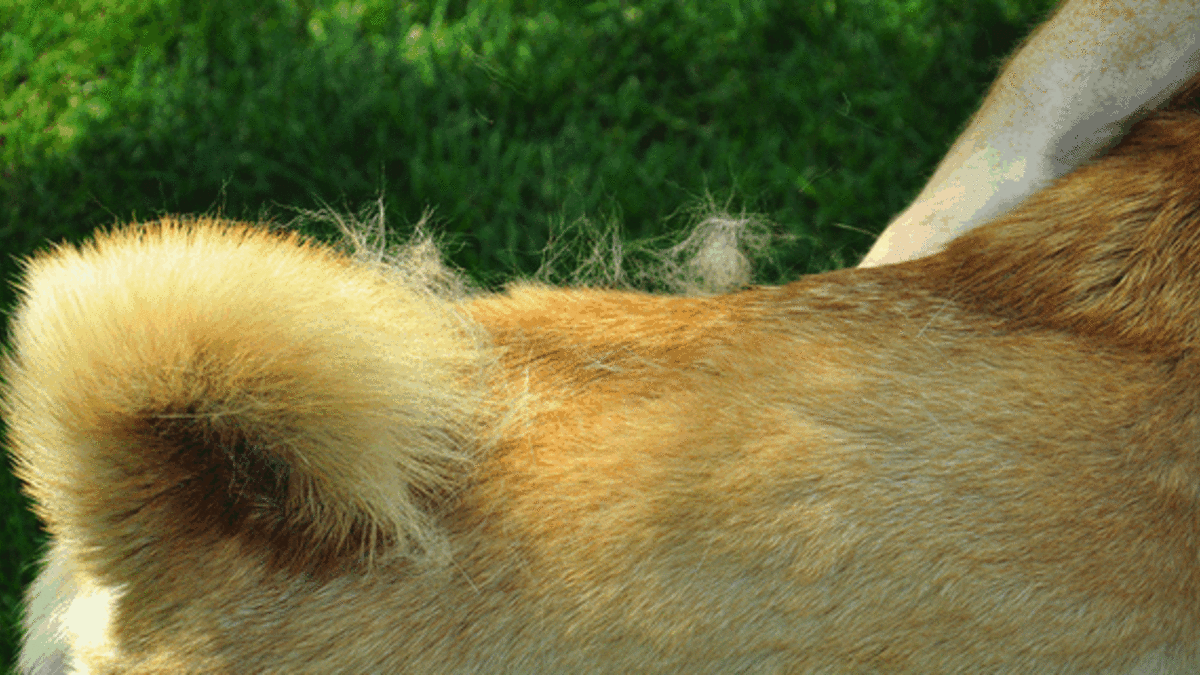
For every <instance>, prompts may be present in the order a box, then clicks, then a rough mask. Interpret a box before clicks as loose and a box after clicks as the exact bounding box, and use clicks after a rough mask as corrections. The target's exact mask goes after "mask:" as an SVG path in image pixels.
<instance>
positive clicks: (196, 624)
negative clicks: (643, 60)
mask: <svg viewBox="0 0 1200 675" xmlns="http://www.w3.org/2000/svg"><path fill="white" fill-rule="evenodd" d="M1196 139H1200V117H1197V116H1196V115H1193V114H1190V113H1169V114H1163V115H1159V116H1156V117H1155V118H1153V119H1151V120H1149V121H1146V122H1144V123H1142V124H1141V125H1140V126H1139V127H1138V129H1137V130H1135V132H1134V133H1133V134H1132V135H1131V136H1130V137H1129V138H1128V139H1127V140H1126V141H1124V143H1123V144H1122V145H1121V146H1119V147H1118V148H1117V149H1116V150H1114V151H1113V152H1112V153H1111V154H1110V155H1109V156H1108V157H1107V158H1105V159H1103V160H1101V161H1100V162H1098V163H1096V164H1095V165H1093V166H1088V167H1084V168H1083V169H1080V170H1079V171H1078V172H1076V173H1074V174H1072V175H1070V176H1067V177H1066V178H1064V179H1061V180H1060V181H1059V182H1058V183H1056V184H1055V185H1054V186H1052V187H1051V188H1050V189H1048V190H1047V191H1045V192H1043V193H1041V194H1039V195H1037V196H1035V197H1034V198H1033V199H1031V200H1030V201H1029V202H1028V203H1027V204H1025V205H1024V206H1023V207H1021V208H1020V209H1018V210H1017V211H1016V212H1014V213H1012V214H1010V215H1008V216H1006V217H1005V218H1003V219H1001V220H999V221H996V222H994V223H992V224H990V225H987V226H984V227H982V228H980V229H978V230H976V231H974V232H972V233H970V234H968V235H966V236H965V237H963V238H961V239H959V240H957V241H955V242H954V243H952V244H951V245H950V247H949V248H948V249H947V250H946V251H945V252H943V253H941V254H938V255H936V256H933V257H931V258H927V259H923V260H918V261H914V262H910V263H904V264H900V265H894V266H888V267H880V268H873V269H860V270H842V271H838V272H832V273H829V274H824V275H816V276H812V277H808V278H806V279H803V280H801V281H798V282H796V283H794V284H791V285H788V286H784V287H779V288H752V289H749V290H746V291H743V292H740V293H734V294H730V295H723V296H715V297H689V298H680V297H661V296H650V295H645V294H639V293H626V292H616V291H601V290H587V289H565V290H564V289H554V288H547V287H540V286H533V285H526V286H516V287H514V288H512V289H510V290H509V291H508V292H507V293H505V294H502V295H494V296H483V297H478V298H470V299H463V300H460V301H453V302H452V301H448V300H444V299H439V298H437V297H435V296H433V295H428V294H423V293H422V292H421V291H420V290H419V289H412V288H408V287H406V286H405V285H404V284H400V285H399V286H397V285H396V283H397V282H393V281H388V280H387V279H386V278H385V277H384V276H381V275H379V273H378V272H377V271H375V270H372V269H369V268H363V267H359V266H356V265H354V264H352V263H349V262H347V261H345V260H342V259H340V258H337V257H336V256H332V255H331V254H328V253H327V252H326V251H324V249H320V248H315V247H308V248H303V247H301V246H299V245H298V242H296V241H293V240H289V239H279V238H274V237H271V236H268V235H263V234H261V233H252V232H251V233H247V232H246V231H243V230H240V229H236V228H235V229H232V230H231V229H228V228H223V227H220V226H217V225H214V224H211V223H200V224H191V225H183V226H178V228H177V229H172V227H167V228H165V229H163V228H158V229H151V230H150V231H149V234H143V235H138V234H133V233H132V231H130V232H123V233H119V234H117V235H115V236H113V237H111V238H108V239H107V240H105V242H104V243H102V244H101V246H100V248H98V249H95V250H90V251H85V252H84V253H83V254H79V253H76V252H75V251H74V250H72V249H65V250H60V251H58V252H56V253H53V254H51V255H49V256H46V257H43V258H41V259H39V262H35V263H34V264H33V266H32V267H31V272H30V275H29V276H28V277H27V281H26V298H25V301H24V304H23V306H22V308H21V310H19V312H18V313H17V315H16V319H15V321H16V323H15V327H14V333H13V334H14V336H15V351H14V354H13V358H12V359H11V361H10V363H9V364H8V372H7V382H8V391H7V393H6V397H5V400H6V406H7V407H6V410H7V414H8V416H9V420H10V425H11V428H12V438H11V441H12V446H13V448H14V451H15V453H16V457H17V460H18V469H19V472H20V475H21V477H22V479H23V480H24V481H26V482H27V484H28V485H29V489H30V493H31V494H32V495H33V497H34V498H35V499H36V500H37V501H38V503H39V505H40V509H41V514H42V516H43V517H44V518H45V519H46V520H47V523H48V525H49V527H50V530H51V532H52V534H53V535H54V536H55V544H54V548H53V550H52V553H51V566H50V568H49V569H48V570H47V572H46V573H44V574H43V577H42V578H41V579H39V582H38V584H37V585H35V588H34V590H33V594H34V595H35V597H34V598H33V604H34V605H35V606H39V605H38V603H39V602H41V603H42V605H41V606H40V609H38V610H37V612H35V616H33V617H32V619H31V625H32V626H35V627H38V630H35V632H34V633H33V635H31V637H30V639H29V641H28V642H27V646H26V650H25V653H24V656H23V658H24V661H23V664H24V667H25V668H26V669H32V668H33V666H34V664H35V663H36V662H37V660H38V659H39V658H41V657H47V658H52V655H53V654H55V653H59V654H61V655H62V657H63V658H64V659H65V661H66V662H67V663H75V664H78V666H79V667H83V666H85V665H86V666H87V667H89V668H90V669H91V671H90V672H100V673H109V672H112V673H116V672H121V673H157V672H197V673H199V672H204V673H216V672H239V673H242V672H288V673H301V672H313V673H331V672H354V673H357V672H383V673H402V672H411V673H484V672H486V673H547V674H557V673H616V672H638V673H685V672H686V673H737V672H745V673H845V672H880V673H884V672H886V673H948V672H970V673H986V672H1012V673H1039V674H1041V673H1130V672H1156V671H1155V670H1154V669H1156V668H1157V669H1159V670H1158V671H1157V672H1178V673H1184V672H1194V671H1195V670H1196V668H1197V667H1200V661H1198V660H1197V653H1198V648H1200V644H1198V639H1197V637H1198V636H1200V598H1198V597H1197V595H1198V594H1200V578H1198V574H1200V564H1198V560H1200V558H1198V556H1200V531H1198V527H1200V513H1198V511H1197V499H1198V498H1200V494H1198V491H1197V486H1198V485H1200V483H1198V480H1197V478H1198V476H1200V472H1198V470H1200V466H1197V461H1198V460H1197V447H1198V445H1197V444H1198V442H1200V438H1198V437H1197V434H1198V433H1200V425H1198V424H1197V421H1198V420H1200V417H1198V416H1197V414H1196V413H1195V412H1194V409H1195V406H1196V404H1195V402H1194V401H1193V397H1194V395H1195V394H1194V390H1195V387H1194V383H1195V382H1196V381H1197V376H1198V375H1200V369H1198V367H1197V363H1196V356H1195V354H1194V350H1193V341H1195V340H1196V336H1197V335H1198V333H1197V330H1196V329H1197V322H1198V321H1200V318H1198V317H1200V313H1198V312H1197V311H1196V310H1197V305H1198V304H1200V283H1197V282H1198V281H1200V278H1198V277H1200V142H1197V140H1196ZM247 246H249V248H247ZM247 252H249V253H250V254H252V255H250V256H249V257H247V255H246V254H247ZM172 256H173V257H172ZM250 258H256V259H258V260H259V263H258V264H256V265H247V264H245V260H249V259H250ZM168 260H176V261H178V260H186V261H188V263H187V264H188V266H189V269H193V268H194V270H195V277H194V278H192V277H171V278H169V279H167V280H166V282H164V281H163V279H162V278H160V277H159V276H156V275H154V274H151V273H147V272H146V271H145V270H146V269H148V268H149V269H154V268H155V265H157V264H160V263H164V261H168ZM264 260H265V261H267V262H266V263H264V262H263V261H264ZM118 261H128V263H129V265H125V266H123V265H122V264H116V263H117V262H118ZM122 269H128V270H129V271H128V272H122V271H121V270H122ZM64 272H69V275H68V276H63V273H64ZM63 279H72V280H73V281H72V280H69V281H63ZM181 279H182V281H181ZM189 279H191V280H192V282H194V283H192V282H189V283H191V285H187V284H184V285H182V286H180V285H179V284H182V283H183V282H184V281H188V280H189ZM206 279H214V280H217V281H219V283H217V284H216V287H215V290H214V289H213V288H210V287H209V286H207V285H206V284H205V283H203V280H206ZM84 281H86V284H85V283H84ZM285 282H288V283H293V284H298V286H296V287H286V286H285V285H284V284H285ZM164 283H166V286H165V288H169V289H174V290H175V292H176V293H177V294H178V297H173V298H170V301H171V302H175V303H177V304H178V305H179V307H180V309H178V310H172V312H173V313H170V317H169V318H170V319H171V320H170V321H168V320H167V317H164V316H162V315H163V313H164V312H165V311H166V310H165V309H164V308H165V307H167V305H166V304H164V303H166V302H167V300H165V299H164V296H163V292H164V291H163V289H164V285H163V284H164ZM172 284H176V285H175V286H172ZM96 298H105V299H106V300H105V301H104V304H102V305H96V304H95V303H96ZM98 308H102V311H101V310H100V309H98ZM54 588H59V589H60V592H61V594H62V597H61V598H60V597H56V598H55V599H54V600H53V601H49V602H45V601H44V600H45V598H40V597H37V596H38V594H39V593H42V594H49V593H51V592H52V589H54ZM61 589H67V590H65V591H64V590H61ZM72 594H74V595H75V597H76V598H77V601H76V602H75V603H74V605H72V604H71V603H70V602H69V600H67V599H66V598H69V597H70V596H71V595H72ZM89 601H90V602H93V603H94V604H98V605H100V606H102V608H103V612H104V614H103V615H104V616H105V617H106V621H107V628H106V631H102V632H100V634H99V635H98V637H96V638H95V639H94V640H91V641H88V640H87V639H85V638H84V637H80V636H81V635H82V634H83V633H85V632H86V630H85V628H86V625H85V624H84V623H83V622H84V621H85V619H80V618H78V617H76V616H74V615H73V614H72V610H73V609H74V608H77V607H84V606H85V605H86V604H87V602H89ZM79 614H80V616H82V615H83V614H82V610H80V612H79ZM51 625H57V626H59V627H65V628H64V631H65V632H64V633H63V635H73V636H75V637H73V638H71V640H70V642H69V644H68V645H65V646H61V647H58V646H55V645H53V644H51V643H53V642H54V639H55V638H52V637H50V636H49V635H47V631H49V630H50V628H49V626H51ZM39 631H40V632H39ZM55 650H58V651H57V652H56V651H55Z"/></svg>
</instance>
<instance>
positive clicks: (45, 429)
mask: <svg viewBox="0 0 1200 675" xmlns="http://www.w3.org/2000/svg"><path fill="white" fill-rule="evenodd" d="M24 267H25V275H24V280H23V282H22V283H21V284H20V286H19V288H20V291H21V294H22V298H21V301H20V303H19V306H18V308H17V309H16V312H15V316H14V317H13V322H12V334H11V344H12V349H11V351H10V353H9V354H8V355H7V356H6V358H5V364H4V370H5V372H4V375H5V385H4V386H5V390H4V397H3V399H4V412H5V414H6V416H7V420H8V425H9V446H10V448H11V450H12V451H13V454H14V457H15V463H16V470H17V473H18V476H19V477H20V478H21V479H22V480H23V481H24V482H25V483H26V485H27V489H28V491H29V493H30V495H31V496H32V497H33V498H34V500H35V501H36V503H37V504H38V507H39V511H40V513H39V515H41V516H42V518H43V519H44V520H45V521H46V522H47V524H48V526H49V528H50V530H51V532H52V533H53V534H54V535H55V536H56V537H57V538H58V540H59V541H61V542H65V543H67V544H68V545H72V546H75V547H77V549H76V550H77V551H78V552H79V554H80V555H82V556H84V560H85V561H86V562H87V563H89V564H90V565H92V566H94V568H93V569H94V570H95V571H96V572H98V573H101V574H105V573H107V574H110V575H111V574H116V570H118V569H136V568H137V567H138V563H139V562H144V563H147V564H149V563H150V562H151V559H152V558H153V557H154V556H156V555H158V554H161V553H162V547H164V546H166V547H170V548H171V549H172V550H173V551H177V552H179V551H184V552H185V551H187V550H189V547H190V548H191V550H213V549H214V548H221V547H220V546H216V544H218V543H219V542H235V541H236V540H237V539H238V538H241V537H252V538H254V540H255V542H256V545H255V546H254V548H255V549H258V550H261V549H262V542H263V541H269V542H270V543H271V546H270V547H269V549H270V550H271V551H273V552H274V554H273V555H274V556H275V558H274V560H272V561H268V562H273V563H275V564H279V565H284V566H287V567H289V568H300V569H304V570H307V571H310V572H319V571H320V570H321V568H322V566H326V565H337V566H339V567H344V566H346V565H347V564H348V563H354V564H360V563H367V564H369V563H370V562H371V561H372V560H374V559H376V557H377V556H378V555H380V554H382V552H384V551H388V552H393V553H395V552H399V553H400V554H402V555H411V556H422V555H428V554H431V553H435V552H437V551H439V550H440V549H441V547H443V546H444V543H445V542H444V535H442V534H441V528H440V527H439V526H438V525H437V524H436V511H437V509H438V506H439V505H440V504H442V503H444V502H445V501H446V499H447V497H448V496H450V495H451V494H453V492H454V490H455V488H456V487H457V486H458V485H459V484H460V483H461V481H462V480H463V479H464V477H465V476H466V475H467V472H468V470H469V468H470V465H471V462H472V459H473V456H472V453H473V452H476V451H478V447H477V445H478V438H479V437H480V434H479V433H478V432H477V430H478V428H479V427H478V426H477V425H478V424H480V422H481V420H480V415H481V412H480V411H481V410H482V406H483V401H484V399H485V397H484V395H483V390H484V388H485V386H486V385H485V382H484V379H485V378H484V377H483V376H482V373H484V371H485V370H486V365H487V363H486V362H487V360H488V359H487V357H486V356H485V355H486V353H487V349H486V348H485V347H484V346H483V343H482V342H481V341H480V339H479V337H478V336H477V334H476V333H475V332H474V331H473V329H472V328H471V326H470V324H469V323H468V322H466V321H465V320H463V319H462V318H461V317H460V316H459V315H458V314H457V313H456V312H455V311H454V309H453V303H451V302H448V301H447V300H445V299H442V298H439V297H438V296H437V295H436V294H434V293H430V292H426V291H425V290H424V289H422V288H419V287H416V286H415V285H414V284H413V283H409V282H405V281H404V280H401V279H398V278H396V277H395V276H394V275H392V276H389V275H387V274H385V273H383V272H382V271H380V270H378V269H376V268H373V267H371V266H370V265H367V264H362V263H358V262H354V261H352V260H350V259H349V258H346V257H343V256H341V255H338V254H337V253H335V252H333V251H331V250H330V249H328V248H326V247H324V246H321V245H318V244H314V243H312V242H309V241H305V240H303V239H301V238H299V237H297V236H296V235H276V234H271V233H268V232H267V231H266V230H264V229H262V228H258V227H252V226H244V225H239V224H236V223H229V222H220V221H215V220H193V221H172V220H163V221H160V222H156V223H153V224H150V225H147V226H140V227H139V226H135V227H126V228H122V229H118V230H115V231H113V232H110V233H106V234H101V235H99V236H98V237H97V238H96V239H95V241H94V242H91V243H89V244H86V245H84V246H82V247H78V248H76V247H73V246H60V247H58V248H56V249H54V250H53V251H50V252H47V253H42V254H40V255H37V256H35V257H33V258H32V259H31V260H28V261H26V262H25V265H24ZM224 550H229V549H228V547H225V549H224ZM117 561H121V564H120V565H116V564H114V563H116V562H117ZM131 563H132V564H131ZM110 579H111V580H112V581H114V582H119V581H121V579H116V578H111V577H110Z"/></svg>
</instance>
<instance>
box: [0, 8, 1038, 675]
mask: <svg viewBox="0 0 1200 675" xmlns="http://www.w3.org/2000/svg"><path fill="white" fill-rule="evenodd" d="M1052 5H1053V2H1052V0H818V1H811V2H810V1H805V0H802V1H799V2H797V1H796V0H744V1H738V0H625V1H619V0H601V1H597V2H590V3H588V2H565V1H558V2H555V1H551V0H524V1H518V0H487V1H472V0H456V1H453V2H452V1H448V0H441V1H436V2H434V1H421V2H407V1H405V2H400V3H397V2H395V1H394V0H357V1H338V2H334V1H331V0H263V1H262V2H258V3H246V2H242V1H241V0H206V1H205V2H203V3H196V2H186V1H185V0H42V1H41V2H38V3H31V2H28V1H27V0H0V249H3V251H4V252H5V253H6V255H4V256H2V260H0V275H2V276H3V277H4V280H5V286H4V289H3V291H0V307H3V308H5V309H7V308H8V307H10V305H11V302H12V293H11V290H10V289H9V287H8V284H9V283H11V280H12V278H13V275H14V273H15V265H14V264H13V259H14V257H19V256H23V255H25V254H27V253H28V252H30V251H31V250H33V249H35V248H37V247H39V246H44V245H45V244H46V242H47V241H57V240H63V239H67V240H72V241H77V240H79V239H81V238H82V237H83V236H84V235H86V233H88V232H89V231H91V230H92V229H93V228H95V227H97V226H101V225H108V224H111V223H114V222H116V221H125V220H130V219H139V218H149V217H153V216H156V215H159V214H164V213H197V212H210V213H211V212H217V211H219V212H221V213H223V214H224V215H226V216H229V217H235V218H251V219H263V218H283V219H286V218H287V217H289V216H290V212H289V210H288V207H301V208H313V207H317V206H320V205H321V204H324V203H329V204H333V205H334V206H335V207H339V208H345V209H355V208H357V207H358V206H359V205H361V204H364V203H367V202H369V201H371V200H373V199H375V198H376V197H380V196H382V197H383V198H384V201H385V202H386V204H387V209H388V213H389V215H390V218H391V221H392V224H393V226H394V227H395V228H396V229H397V230H398V231H400V232H403V231H404V228H405V225H406V224H407V223H411V222H414V221H416V220H417V219H418V218H419V217H420V216H421V214H422V213H423V212H424V211H425V209H427V208H430V207H432V208H434V209H435V214H436V220H437V223H438V226H439V228H438V229H440V230H441V231H443V232H448V233H452V234H454V235H455V237H456V240H457V241H458V242H459V243H460V246H459V247H457V248H456V250H455V251H454V253H453V262H455V263H456V264H458V265H459V266H461V267H463V268H465V269H466V270H468V272H470V273H471V274H473V275H475V276H476V277H477V278H478V279H480V280H482V281H484V282H485V283H490V284H492V285H494V284H495V283H496V282H497V281H498V280H500V279H503V278H505V277H509V276H511V275H512V274H514V273H526V274H527V273H532V272H533V271H534V270H535V269H536V267H537V264H538V262H539V259H540V258H539V253H540V251H541V248H542V246H543V244H544V243H545V241H546V239H547V236H548V233H549V228H550V227H551V226H552V225H554V224H556V223H569V222H572V221H574V220H575V219H577V218H580V217H583V216H587V217H591V218H602V219H617V220H619V221H620V222H622V223H623V224H624V229H625V234H626V235H627V236H628V237H638V238H641V237H647V236H652V235H657V234H662V233H670V232H678V231H680V230H682V229H684V228H686V226H687V225H689V224H690V223H689V220H688V217H687V214H688V213H691V212H692V209H693V207H695V206H696V205H697V204H698V203H701V202H703V201H704V200H705V199H709V198H711V199H712V200H714V201H715V202H716V203H718V204H721V205H726V206H727V207H728V208H730V209H731V210H733V211H740V210H743V209H745V210H747V211H752V212H756V213H761V214H763V215H765V216H766V217H767V218H768V219H770V220H771V221H772V222H773V223H774V224H775V226H776V231H777V232H779V233H781V234H786V235H789V236H788V237H787V241H788V243H787V244H786V245H784V246H782V247H781V248H780V249H779V250H778V251H777V252H776V254H777V256H776V259H777V261H778V262H779V263H780V264H779V267H778V268H775V269H773V270H770V271H764V272H763V274H762V276H761V277H760V279H759V280H760V281H762V282H765V283H781V282H785V281H787V280H790V279H793V278H795V277H796V276H798V275H800V274H804V273H809V272H819V271H823V270H827V269H832V268H837V267H842V266H847V265H852V264H854V263H855V262H856V261H857V260H858V258H859V257H861V255H862V254H863V253H865V252H866V250H867V248H868V247H869V245H870V243H871V241H872V239H873V237H874V234H875V233H878V232H879V231H880V230H881V229H882V228H883V227H884V225H886V223H887V221H888V219H889V217H890V216H892V215H893V214H895V213H896V212H898V211H899V210H900V209H902V208H903V207H904V206H905V205H906V204H907V202H908V201H909V200H910V199H911V198H912V197H913V196H915V194H916V193H917V191H918V190H919V189H920V187H921V185H922V184H923V182H924V180H925V178H927V177H928V175H929V174H930V173H931V172H932V171H933V168H934V166H935V165H936V163H937V161H938V159H939V158H940V157H941V155H942V154H943V153H944V152H945V151H946V149H947V148H948V147H949V145H950V143H951V142H952V141H953V139H954V137H955V135H956V133H957V132H958V131H959V130H960V129H961V128H962V126H963V124H964V123H965V122H966V120H967V118H968V117H969V116H970V114H971V112H973V110H974V109H975V107H976V106H977V105H978V102H979V100H980V97H981V96H982V94H983V93H984V92H985V91H986V88H987V85H988V84H989V83H990V82H991V80H992V78H993V77H994V76H995V74H996V72H997V69H998V67H999V65H1000V64H1001V61H1002V59H1003V58H1004V57H1005V56H1007V54H1008V53H1009V52H1010V51H1011V50H1012V49H1013V47H1014V46H1015V45H1016V43H1017V41H1018V40H1019V39H1020V38H1021V37H1023V36H1024V35H1025V34H1026V33H1027V32H1028V31H1029V29H1030V28H1031V27H1032V26H1033V25H1035V24H1036V23H1037V22H1038V21H1039V20H1040V19H1041V18H1043V17H1044V16H1045V14H1046V12H1047V11H1048V10H1049V9H1050V8H1051V6H1052ZM314 234H317V235H327V234H331V233H330V232H320V231H316V232H314ZM2 339H4V335H3V334H2V333H0V340H2ZM6 458H7V457H6ZM0 527H2V528H3V532H2V533H0V548H2V549H3V550H0V672H6V671H7V669H8V668H9V667H10V666H9V665H8V664H10V663H11V661H12V657H13V654H14V650H15V645H16V643H17V639H18V633H17V630H16V627H15V626H16V624H15V622H16V620H17V617H18V612H19V602H20V597H21V592H22V588H23V587H24V586H25V585H26V584H28V583H29V581H30V580H31V579H32V577H33V574H34V573H35V572H36V568H35V566H34V565H35V560H36V556H37V553H38V551H39V550H40V547H41V545H42V543H43V539H44V537H43V535H42V533H41V532H40V530H39V528H38V525H37V523H36V521H35V519H34V518H33V517H32V516H31V515H30V514H29V511H28V504H27V503H25V502H24V501H23V499H22V497H21V496H20V495H19V493H18V492H17V488H16V483H15V481H14V480H13V479H12V476H11V473H10V472H9V471H8V468H7V464H5V466H4V467H3V468H0Z"/></svg>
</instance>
